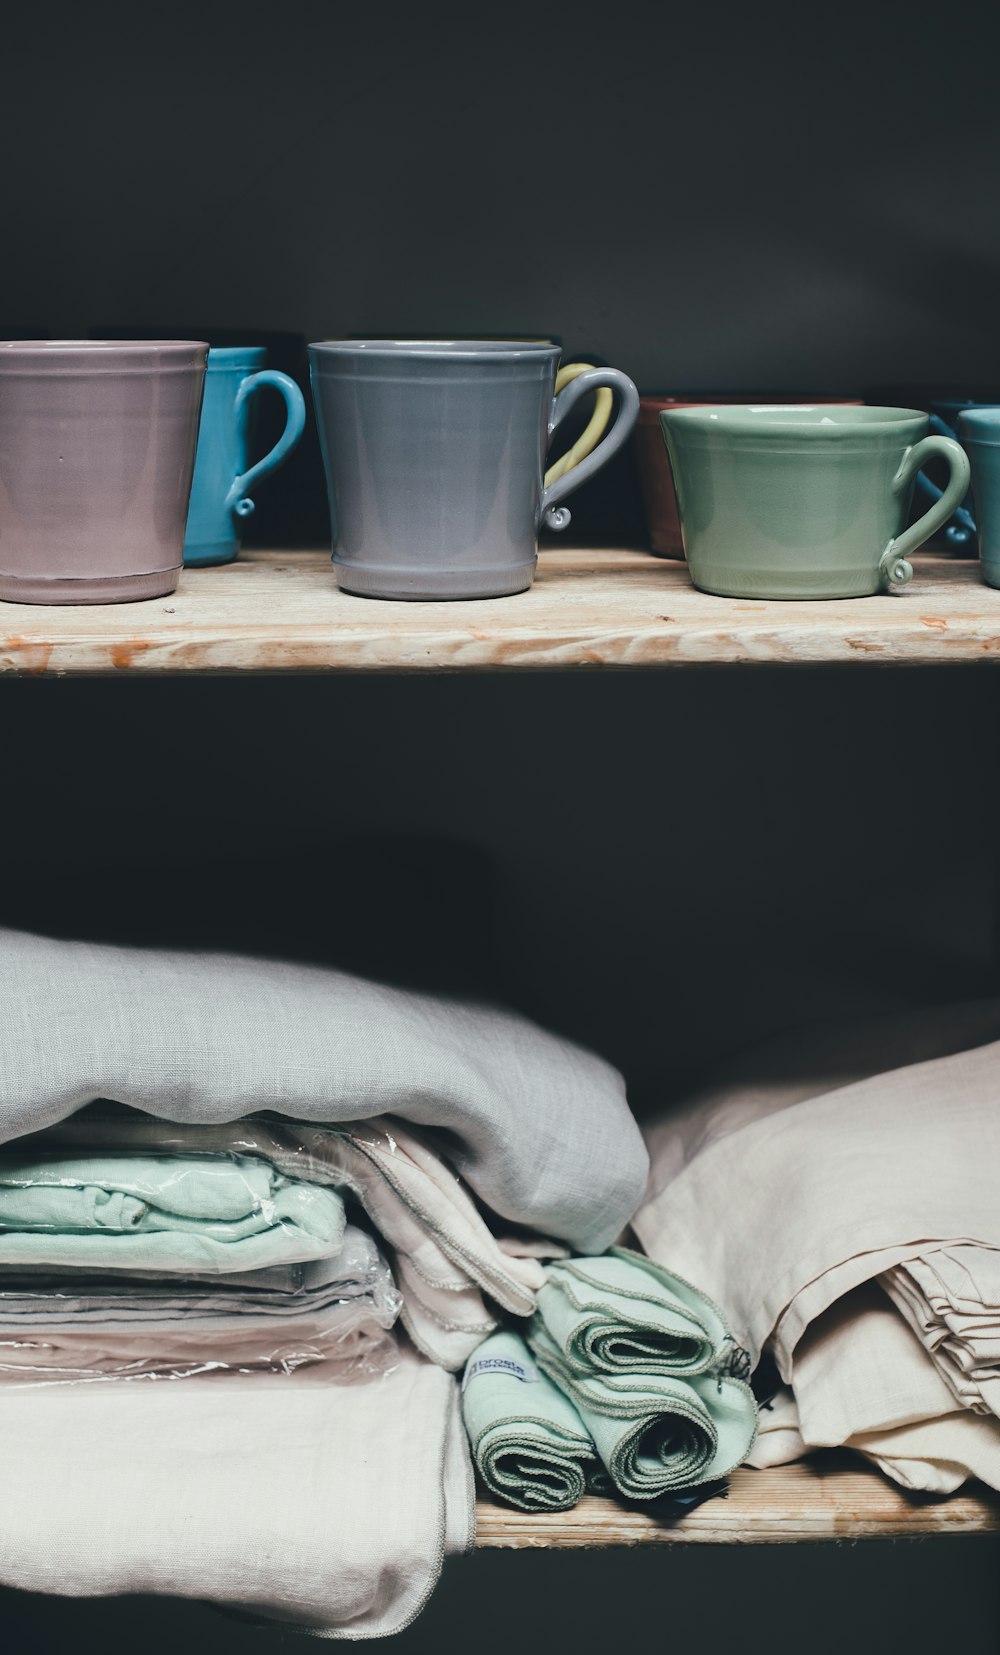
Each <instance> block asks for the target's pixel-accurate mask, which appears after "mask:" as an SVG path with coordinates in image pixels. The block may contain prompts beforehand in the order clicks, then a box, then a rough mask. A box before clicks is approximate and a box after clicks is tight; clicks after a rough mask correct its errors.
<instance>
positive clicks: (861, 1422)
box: [634, 1002, 1000, 1491]
mask: <svg viewBox="0 0 1000 1655" xmlns="http://www.w3.org/2000/svg"><path fill="white" fill-rule="evenodd" d="M998 1035H1000V1005H998V1004H997V1003H996V1002H983V1003H977V1004H974V1005H971V1006H970V1005H966V1006H959V1007H947V1008H938V1009H936V1010H931V1011H924V1012H920V1013H916V1014H913V1015H912V1016H909V1017H906V1016H901V1017H898V1018H893V1019H889V1020H879V1021H878V1022H871V1023H868V1024H859V1025H857V1026H855V1027H852V1028H847V1029H843V1028H841V1029H835V1030H831V1031H829V1032H828V1033H826V1034H823V1035H821V1036H820V1037H818V1038H817V1037H815V1036H811V1035H810V1034H808V1033H807V1034H805V1035H798V1036H795V1037H791V1038H789V1039H786V1040H784V1041H776V1042H772V1043H771V1044H770V1045H769V1046H768V1047H766V1048H763V1049H762V1050H761V1051H759V1052H758V1053H756V1054H754V1055H753V1056H752V1057H751V1058H750V1059H748V1060H746V1061H745V1063H744V1065H742V1067H741V1068H735V1067H734V1069H733V1070H732V1071H731V1072H730V1076H729V1077H727V1078H726V1079H725V1080H724V1081H723V1082H722V1083H721V1084H720V1085H719V1086H718V1087H716V1088H715V1089H714V1090H713V1091H712V1092H711V1093H709V1094H706V1095H704V1096H702V1097H701V1098H699V1099H697V1100H695V1102H694V1103H693V1104H692V1105H691V1106H689V1107H688V1108H686V1109H684V1110H682V1111H681V1112H679V1113H678V1114H677V1115H676V1116H674V1117H664V1118H663V1119H662V1120H659V1121H657V1122H655V1123H653V1125H652V1127H651V1128H650V1130H649V1131H648V1133H647V1141H648V1143H649V1147H650V1152H651V1160H652V1171H651V1178H650V1185H649V1191H648V1194H647V1198H646V1200H645V1202H644V1204H643V1206H642V1207H641V1208H640V1211H639V1213H638V1215H637V1217H636V1219H635V1221H634V1228H635V1230H636V1233H637V1235H638V1236H639V1239H640V1240H641V1242H642V1244H643V1246H644V1247H645V1248H646V1250H647V1251H648V1252H649V1253H650V1254H651V1255H652V1256H653V1257H654V1258H656V1259H658V1260H659V1261H660V1262H661V1263H663V1264H665V1265H666V1266H667V1267H668V1268H670V1269H673V1270H675V1271H677V1272H678V1273H679V1274H681V1275H683V1276H686V1277H688V1278H689V1279H692V1280H695V1281H697V1282H698V1283H699V1286H701V1287H702V1288H703V1289H704V1290H705V1291H706V1292H707V1293H709V1294H710V1295H711V1296H712V1297H714V1298H716V1299H717V1300H718V1301H719V1302H720V1303H721V1304H722V1305H723V1307H724V1308H725V1310H726V1312H727V1314H728V1316H729V1317H730V1319H731V1321H732V1324H733V1327H734V1331H735V1334H736V1337H737V1339H739V1340H740V1342H741V1343H743V1344H745V1345H746V1346H747V1348H748V1349H749V1350H750V1351H751V1355H752V1358H753V1360H754V1362H756V1361H757V1359H758V1358H759V1356H760V1353H761V1351H762V1350H763V1349H764V1347H765V1345H767V1346H769V1348H770V1349H771V1350H772V1351H773V1353H774V1355H775V1358H776V1360H777V1363H778V1367H779V1370H780V1372H781V1375H782V1377H783V1378H784V1379H785V1381H786V1383H787V1384H789V1385H791V1386H792V1388H793V1390H794V1392H795V1398H796V1400H797V1404H798V1408H797V1417H796V1418H795V1419H794V1420H793V1419H791V1418H790V1417H789V1416H788V1414H787V1412H786V1413H784V1414H782V1412H781V1410H778V1411H777V1413H778V1418H777V1419H776V1420H774V1419H772V1420H770V1421H769V1419H768V1415H767V1413H766V1412H765V1415H764V1417H763V1419H762V1441H761V1445H760V1448H759V1449H758V1454H763V1453H766V1452H768V1449H767V1446H766V1444H767V1438H768V1436H769V1435H771V1430H773V1431H775V1432H778V1433H779V1434H781V1435H783V1437H784V1445H785V1449H786V1450H788V1451H789V1453H791V1452H793V1451H794V1448H795V1436H796V1433H797V1434H798V1435H799V1436H800V1438H801V1442H802V1444H803V1446H818V1445H819V1444H821V1443H837V1442H843V1443H849V1444H850V1445H851V1446H856V1447H860V1448H861V1449H862V1450H863V1451H865V1452H870V1453H871V1454H872V1455H873V1457H875V1458H877V1459H878V1460H879V1463H881V1464H883V1465H884V1466H885V1468H886V1469H888V1470H890V1474H892V1475H896V1474H897V1472H898V1473H899V1477H898V1480H904V1481H907V1482H908V1484H909V1486H915V1487H926V1486H934V1487H940V1485H941V1484H942V1483H947V1482H948V1481H949V1480H950V1479H953V1478H954V1477H955V1476H958V1480H959V1481H961V1480H962V1479H963V1477H964V1476H965V1475H968V1474H973V1475H977V1476H981V1477H984V1478H985V1479H986V1480H990V1481H995V1479H996V1470H997V1465H996V1437H995V1428H994V1421H993V1420H987V1419H985V1418H984V1419H982V1420H981V1421H976V1422H973V1423H974V1424H975V1425H978V1429H973V1426H972V1425H970V1424H969V1423H968V1419H967V1416H965V1415H964V1414H963V1413H962V1412H961V1411H960V1406H959V1405H960V1403H962V1402H964V1403H966V1405H967V1406H970V1407H972V1406H975V1407H978V1408H979V1409H980V1410H981V1411H983V1412H985V1411H986V1410H987V1409H988V1407H989V1405H990V1402H991V1400H992V1399H993V1396H994V1395H995V1393H994V1392H993V1391H992V1390H991V1384H992V1382H993V1381H994V1380H995V1377H996V1374H997V1371H998V1370H997V1367H996V1366H995V1365H994V1367H993V1369H992V1371H989V1369H988V1362H989V1355H990V1351H991V1348H992V1346H991V1343H990V1341H991V1339H992V1337H993V1334H994V1329H995V1326H996V1324H997V1322H998V1321H1000V1312H998V1309H997V1305H998V1298H1000V1295H998V1294H997V1292H996V1260H997V1253H998V1249H1000V1200H998V1198H997V1171H998V1168H1000V1106H998V1104H1000V1042H998V1039H997V1037H998ZM967 1048H971V1049H967ZM906 1065H908V1066H906ZM876 1278H879V1279H880V1284H879V1286H878V1288H877V1289H872V1290H870V1294H869V1296H867V1297H864V1298H862V1299H860V1300H858V1299H854V1298H853V1297H848V1296H852V1295H854V1294H855V1292H856V1290H857V1289H859V1288H861V1287H863V1285H864V1284H866V1283H870V1282H874V1281H875V1280H876ZM886 1292H889V1293H891V1294H892V1298H893V1300H894V1301H895V1305H896V1308H895V1309H894V1308H893V1305H892V1304H890V1302H889V1299H888V1297H885V1293H886ZM871 1294H874V1297H872V1296H871ZM977 1294H980V1295H982V1297H981V1298H980V1299H978V1300H977V1298H976V1295H977ZM882 1298H884V1305H885V1308H884V1310H883V1307H882V1304H881V1302H880V1301H881V1299H882ZM838 1305H839V1309H836V1310H835V1309H834V1307H837V1306H838ZM900 1308H903V1309H904V1311H905V1317H906V1319H905V1320H904V1317H903V1316H902V1315H900V1313H899V1312H900ZM968 1417H971V1416H968ZM769 1426H771V1430H769ZM862 1438H864V1439H866V1440H865V1441H861V1440H860V1439H862ZM928 1467H930V1469H927V1468H928ZM935 1467H937V1468H938V1469H937V1470H935V1469H934V1468H935ZM893 1468H895V1469H893ZM935 1478H937V1479H938V1480H937V1482H935V1481H934V1479H935ZM921 1479H923V1480H921ZM952 1486H957V1483H954V1481H952ZM941 1491H944V1490H943V1487H942V1488H941Z"/></svg>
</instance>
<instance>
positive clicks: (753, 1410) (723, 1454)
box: [528, 1314, 757, 1500]
mask: <svg viewBox="0 0 1000 1655" xmlns="http://www.w3.org/2000/svg"><path fill="white" fill-rule="evenodd" d="M528 1342H529V1344H530V1347H531V1350H532V1353H533V1354H534V1356H535V1359H536V1361H537V1363H538V1366H539V1367H540V1368H541V1370H542V1372H543V1373H545V1374H547V1375H548V1377H549V1378H550V1379H551V1380H553V1382H554V1383H555V1384H556V1385H558V1386H559V1388H560V1390H561V1391H562V1392H563V1394H564V1395H565V1397H566V1398H567V1400H568V1401H570V1402H572V1404H573V1405H574V1407H575V1408H576V1410H577V1412H578V1414H579V1416H580V1419H581V1420H582V1422H583V1425H584V1427H585V1429H586V1431H587V1432H588V1433H589V1435H590V1437H591V1439H592V1441H593V1443H594V1446H595V1447H596V1449H597V1452H598V1454H599V1455H600V1458H601V1461H602V1462H603V1464H604V1466H605V1467H606V1469H607V1471H608V1474H609V1476H610V1477H611V1480H612V1482H613V1483H614V1485H615V1487H616V1488H617V1489H618V1490H619V1492H620V1493H622V1494H624V1495H626V1496H627V1497H628V1498H629V1499H632V1500H655V1499H657V1498H659V1497H660V1496H661V1495H664V1494H671V1493H677V1492H678V1491H679V1490H681V1489H685V1488H693V1487H695V1486H696V1485H697V1484H698V1483H705V1482H714V1481H716V1480H717V1479H719V1478H720V1477H725V1476H728V1474H729V1472H730V1471H733V1470H735V1468H736V1467H737V1466H738V1465H741V1464H742V1463H743V1461H744V1460H745V1459H746V1456H747V1454H748V1453H749V1452H750V1449H751V1447H752V1446H753V1441H754V1437H755V1436H756V1434H757V1405H756V1403H755V1402H754V1398H753V1393H752V1392H751V1390H750V1387H749V1386H748V1385H745V1384H744V1383H743V1381H742V1380H739V1379H732V1378H730V1377H728V1375H724V1374H722V1373H705V1374H696V1375H695V1376H693V1377H692V1378H687V1379H685V1378H681V1377H679V1376H677V1375H670V1374H663V1373H659V1374H656V1373H638V1372H632V1373H613V1374H611V1373H599V1372H597V1370H596V1369H594V1368H590V1369H586V1368H582V1367H579V1368H574V1367H573V1366H571V1365H570V1364H569V1363H568V1362H567V1361H566V1359H565V1357H564V1356H563V1354H562V1352H561V1351H560V1349H559V1347H558V1346H557V1345H556V1343H555V1341H554V1340H553V1339H552V1338H551V1337H550V1335H549V1334H548V1332H547V1331H546V1328H545V1324H544V1322H543V1320H542V1317H541V1315H540V1314H539V1315H537V1316H535V1317H533V1319H532V1321H531V1323H530V1324H529V1331H528Z"/></svg>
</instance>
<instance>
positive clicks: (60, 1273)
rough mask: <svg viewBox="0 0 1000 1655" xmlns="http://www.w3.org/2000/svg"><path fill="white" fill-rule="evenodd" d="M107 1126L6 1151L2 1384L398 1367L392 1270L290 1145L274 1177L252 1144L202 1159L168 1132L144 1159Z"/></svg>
mask: <svg viewBox="0 0 1000 1655" xmlns="http://www.w3.org/2000/svg"><path fill="white" fill-rule="evenodd" d="M119 1119H120V1117H119V1116H118V1115H117V1114H115V1113H114V1112H113V1111H112V1112H109V1113H105V1112H104V1111H95V1112H91V1111H87V1112H86V1115H85V1116H84V1117H80V1118H78V1120H77V1122H69V1123H66V1127H68V1128H70V1130H68V1131H67V1130H66V1127H63V1128H59V1129H56V1131H54V1132H52V1133H42V1134H37V1135H35V1136H33V1137H32V1138H31V1139H29V1140H21V1141H20V1142H19V1143H17V1144H16V1145H14V1146H8V1147H7V1149H6V1151H4V1152H0V1379H3V1380H5V1381H7V1382H12V1383H28V1382H38V1381H43V1382H46V1383H66V1382H81V1381H88V1380H91V1381H93V1380H104V1379H110V1378H137V1377H143V1378H153V1377H155V1378H166V1377H170V1378H179V1377H184V1376H188V1375H192V1374H205V1373H212V1372H233V1371H244V1370H246V1371H256V1372H259V1371H261V1370H273V1371H278V1372H282V1373H290V1372H292V1371H293V1370H294V1369H296V1368H299V1367H302V1366H303V1365H305V1364H312V1363H316V1362H326V1363H329V1364H331V1377H336V1378H339V1379H342V1380H343V1379H351V1378H355V1377H367V1376H369V1375H371V1374H376V1373H383V1372H386V1371H387V1370H388V1369H389V1368H391V1367H392V1366H393V1365H394V1363H395V1350H396V1346H395V1341H394V1340H393V1338H392V1337H391V1334H390V1332H389V1330H390V1329H391V1328H392V1326H393V1324H394V1323H395V1321H396V1319H397V1317H398V1315H399V1311H400V1307H401V1303H402V1300H401V1296H400V1294H399V1292H398V1291H397V1289H396V1286H395V1283H394V1281H393V1278H392V1273H391V1271H390V1269H389V1266H388V1264H387V1263H386V1261H385V1259H384V1258H383V1256H382V1254H381V1253H380V1251H379V1249H378V1247H377V1246H376V1244H375V1241H374V1240H373V1239H372V1237H371V1236H370V1235H368V1234H367V1233H366V1232H365V1231H363V1230H361V1229H360V1228H358V1227H357V1226H356V1225H354V1224H348V1223H347V1222H346V1213H345V1206H344V1201H343V1199H342V1197H341V1195H340V1193H339V1192H338V1190H337V1189H336V1188H335V1187H333V1186H332V1185H331V1184H328V1183H325V1182H317V1181H315V1180H313V1179H311V1178H310V1177H308V1176H305V1175H303V1176H297V1175H296V1173H297V1170H298V1167H297V1162H298V1157H297V1156H296V1153H295V1150H294V1147H293V1146H285V1153H284V1154H283V1156H282V1164H281V1166H280V1167H279V1166H277V1165H276V1164H275V1162H274V1160H273V1159H272V1158H269V1157H267V1156H266V1155H263V1154H260V1153H255V1150H256V1148H257V1146H256V1145H255V1144H254V1142H253V1140H252V1137H251V1135H250V1134H248V1135H247V1137H246V1141H244V1139H243V1136H242V1135H240V1138H239V1142H238V1148H237V1149H236V1150H235V1152H234V1151H228V1152H222V1151H212V1152H208V1153H206V1146H205V1142H204V1137H205V1135H204V1133H201V1134H199V1133H198V1132H197V1131H195V1132H193V1133H191V1134H190V1135H189V1134H188V1132H186V1131H185V1129H184V1128H181V1127H171V1126H168V1125H164V1132H163V1138H164V1139H167V1140H169V1144H168V1143H166V1142H164V1141H162V1140H158V1141H157V1142H156V1144H155V1152H154V1153H146V1152H145V1146H144V1145H142V1144H140V1145H138V1146H136V1145H134V1144H132V1143H130V1142H129V1141H128V1140H129V1130H128V1125H127V1123H126V1124H124V1125H123V1126H122V1128H121V1129H120V1130H119V1129H118V1128H116V1125H115V1123H116V1121H118V1120H119ZM143 1124H144V1125H145V1126H146V1127H147V1128H148V1127H149V1125H150V1124H151V1123H149V1122H144V1123H143ZM160 1124H161V1123H157V1125H160ZM77 1148H85V1150H86V1153H85V1154H76V1153H70V1151H71V1150H75V1149H77ZM137 1149H138V1152H137ZM302 1163H303V1165H302V1170H303V1173H305V1172H306V1171H307V1157H306V1156H305V1153H304V1152H303V1155H302ZM334 1370H336V1371H335V1372H334Z"/></svg>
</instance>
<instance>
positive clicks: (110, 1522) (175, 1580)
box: [0, 1353, 474, 1639]
mask: <svg viewBox="0 0 1000 1655" xmlns="http://www.w3.org/2000/svg"><path fill="white" fill-rule="evenodd" d="M0 1463H2V1464H3V1468H4V1472H3V1476H4V1509H5V1510H6V1511H7V1512H8V1514H9V1516H8V1520H6V1521H4V1522H0V1582H2V1583H3V1584H4V1585H5V1586H16V1587H20V1588H22V1589H24V1590H26V1591H32V1592H55V1593H60V1594H62V1595H65V1596H71V1597H93V1596H99V1595H106V1594H120V1593H124V1592H152V1593H165V1594H170V1595H174V1596H184V1597H192V1598H200V1599H204V1600H207V1601H208V1602H210V1603H214V1604H218V1605H223V1606H231V1607H233V1608H236V1609H238V1610H239V1611H240V1612H241V1613H243V1614H247V1613H249V1614H251V1615H254V1616H257V1617H259V1618H261V1619H266V1620H276V1621H284V1622H291V1623H294V1624H295V1625H297V1626H301V1627H306V1628H308V1629H309V1630H311V1631H313V1632H315V1633H319V1634H322V1635H324V1636H327V1637H335V1638H352V1639H357V1638H378V1637H385V1636H387V1635H388V1634H390V1633H393V1632H398V1631H400V1630H401V1629H402V1628H403V1627H404V1626H406V1625H408V1623H409V1622H410V1621H411V1620H412V1619H413V1618H414V1616H415V1615H416V1614H417V1613H418V1612H419V1611H420V1609H421V1608H422V1606H423V1604H424V1602H425V1600H426V1598H427V1597H428V1596H429V1595H430V1592H431V1591H432V1589H433V1587H434V1584H435V1582H436V1580H437V1577H438V1575H439V1573H440V1569H441V1564H442V1561H443V1559H444V1557H445V1555H446V1554H448V1553H452V1552H458V1551H462V1550H464V1549H466V1548H468V1547H469V1546H470V1545H471V1543H472V1534H473V1522H474V1499H473V1487H472V1476H471V1469H470V1464H469V1456H468V1450H467V1447H466V1442H465V1432H464V1428H463V1426H462V1422H461V1416H460V1413H459V1409H458V1397H457V1386H456V1384H455V1381H454V1380H453V1379H452V1378H451V1377H450V1375H448V1374H446V1373H444V1372H442V1370H441V1369H440V1368H437V1367H435V1366H433V1365H432V1364H431V1363H428V1362H424V1361H422V1360H421V1359H420V1358H419V1357H417V1356H414V1355H412V1354H406V1353H402V1354H401V1360H400V1363H399V1365H398V1366H397V1367H396V1368H395V1370H394V1371H393V1372H392V1373H390V1374H387V1375H386V1376H384V1377H383V1378H381V1379H375V1380H371V1381H369V1382H367V1383H365V1384H360V1385H356V1386H342V1385H335V1384H330V1383H329V1381H328V1380H327V1379H326V1378H324V1375H323V1369H322V1368H321V1367H318V1368H313V1369H301V1370H300V1371H299V1372H298V1373H296V1374H294V1375H292V1376H291V1377H285V1376H284V1375H278V1374H265V1375H237V1376H229V1375H218V1376H211V1377H207V1378H202V1379H185V1380H183V1381H181V1382H178V1383H171V1382H169V1381H166V1382H159V1381H149V1380H135V1381H130V1382H128V1383H123V1382H121V1381H112V1382H108V1383H104V1384H90V1385H81V1386H63V1387H56V1388H54V1389H53V1388H50V1387H47V1386H34V1385H24V1386H18V1387H16V1388H9V1387H5V1389H4V1392H3V1406H2V1408H0Z"/></svg>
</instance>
